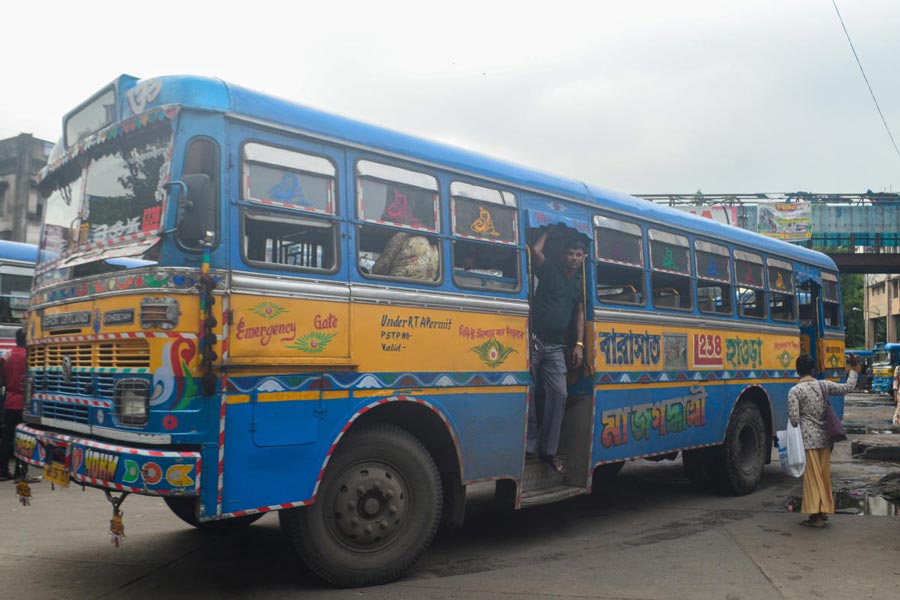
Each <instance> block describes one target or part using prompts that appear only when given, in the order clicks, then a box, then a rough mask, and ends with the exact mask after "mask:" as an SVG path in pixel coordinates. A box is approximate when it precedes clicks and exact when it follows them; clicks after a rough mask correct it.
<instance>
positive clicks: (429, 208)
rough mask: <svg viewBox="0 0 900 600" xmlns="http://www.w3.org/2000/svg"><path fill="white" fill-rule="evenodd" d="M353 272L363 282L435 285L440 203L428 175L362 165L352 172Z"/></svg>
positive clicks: (368, 163) (438, 271)
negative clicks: (354, 217)
mask: <svg viewBox="0 0 900 600" xmlns="http://www.w3.org/2000/svg"><path fill="white" fill-rule="evenodd" d="M356 194H357V214H358V217H359V219H360V221H362V223H361V224H360V225H359V230H358V236H357V243H358V268H359V271H360V273H361V274H362V275H363V276H364V277H373V278H382V277H383V278H391V279H400V280H414V281H419V282H425V283H431V284H435V283H437V282H438V281H440V279H441V268H440V267H441V244H440V238H438V236H437V234H438V233H439V232H440V202H439V193H438V182H437V178H436V177H434V176H433V175H430V174H428V173H421V172H418V171H410V170H408V169H401V168H399V167H394V166H392V165H385V164H381V163H375V162H372V161H367V160H362V161H359V163H357V167H356Z"/></svg>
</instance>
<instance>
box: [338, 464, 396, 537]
mask: <svg viewBox="0 0 900 600" xmlns="http://www.w3.org/2000/svg"><path fill="white" fill-rule="evenodd" d="M333 489H334V491H333V492H332V493H331V494H330V498H329V501H328V503H327V505H328V506H330V507H331V518H330V519H329V525H330V529H331V532H332V534H333V535H334V537H335V539H336V540H338V541H339V542H340V543H341V544H342V545H344V546H345V547H347V548H349V549H352V550H356V551H375V550H378V549H379V548H382V547H383V546H385V545H386V544H389V543H391V542H392V541H393V539H394V538H395V537H396V536H397V534H398V533H399V532H400V531H401V530H402V529H403V528H404V526H405V525H406V523H407V521H408V518H409V486H408V485H407V483H406V480H405V479H404V478H403V476H402V475H401V474H400V473H399V472H398V471H397V470H396V469H394V468H393V467H392V466H391V465H388V464H385V463H381V462H375V461H365V462H361V463H357V464H355V465H351V466H350V467H349V468H347V469H346V470H345V471H344V472H343V473H341V475H340V477H338V478H337V480H336V483H335V485H334V488H333Z"/></svg>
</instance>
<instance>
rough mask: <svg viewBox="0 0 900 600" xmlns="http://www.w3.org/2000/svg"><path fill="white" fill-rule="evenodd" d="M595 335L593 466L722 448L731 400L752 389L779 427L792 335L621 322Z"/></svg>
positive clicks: (602, 326)
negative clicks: (708, 447)
mask: <svg viewBox="0 0 900 600" xmlns="http://www.w3.org/2000/svg"><path fill="white" fill-rule="evenodd" d="M723 325H724V323H723ZM595 330H596V334H595V335H596V346H595V353H594V356H595V365H596V367H595V375H594V382H595V389H596V394H597V422H596V434H595V435H596V439H595V443H594V457H593V460H594V462H595V463H597V462H609V461H615V460H623V459H627V458H632V457H638V456H648V455H653V454H664V453H666V452H670V451H674V450H679V449H683V448H690V447H695V446H702V445H709V444H716V443H721V442H722V440H723V439H724V436H725V430H726V427H727V425H728V420H729V418H730V416H731V412H732V410H733V408H734V404H735V402H737V400H738V399H739V398H740V397H741V395H742V394H743V393H744V391H745V390H746V389H747V388H748V387H749V386H753V385H759V386H761V387H762V388H763V389H764V390H765V392H766V394H767V396H768V400H769V402H770V408H771V410H772V412H773V416H774V426H775V428H776V429H777V428H779V427H781V428H783V427H784V421H785V419H786V412H787V411H786V398H787V389H788V388H789V387H790V385H791V384H793V383H794V382H795V373H794V371H793V365H794V361H795V360H796V358H797V356H798V355H799V352H800V343H799V340H798V338H797V336H796V335H778V334H768V333H760V334H747V333H744V332H734V331H728V330H726V329H724V328H722V329H719V330H717V329H714V328H709V329H703V330H699V329H698V330H694V329H689V328H685V327H666V326H652V325H643V324H620V323H615V324H610V323H598V324H596V325H595Z"/></svg>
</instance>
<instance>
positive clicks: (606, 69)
mask: <svg viewBox="0 0 900 600" xmlns="http://www.w3.org/2000/svg"><path fill="white" fill-rule="evenodd" d="M837 2H838V8H839V9H840V10H841V14H842V15H843V17H844V21H845V23H846V25H847V28H848V30H849V32H850V35H851V37H852V39H853V42H854V44H855V46H856V50H857V52H858V54H859V56H860V59H861V61H862V64H863V67H864V68H865V70H866V74H867V75H868V78H869V81H870V83H871V85H872V88H873V89H874V91H875V94H876V97H877V99H878V102H879V104H880V106H881V109H882V111H883V112H884V116H885V118H886V120H887V123H888V125H889V126H890V127H891V130H892V132H893V133H894V136H895V139H898V141H900V77H898V72H900V69H898V62H900V1H898V0H837ZM2 16H3V22H4V26H3V46H4V50H5V60H4V61H3V62H4V64H3V69H2V71H0V76H2V79H0V81H2V88H0V90H2V91H0V138H6V137H11V136H14V135H16V134H18V133H20V132H29V133H33V134H34V135H35V136H37V137H40V138H43V139H47V140H51V141H55V140H56V139H57V138H58V137H59V135H60V129H61V116H62V115H63V113H65V112H66V111H68V110H70V109H71V108H73V107H74V106H75V105H76V104H78V103H79V102H81V101H83V100H84V99H86V98H87V97H88V96H90V95H91V94H92V93H94V92H95V91H97V90H98V89H99V88H100V87H102V86H103V85H104V84H106V83H108V82H109V81H112V80H113V79H114V78H115V77H117V76H118V75H119V74H121V73H129V74H132V75H136V76H138V77H153V76H156V75H165V74H181V73H190V74H198V75H209V76H215V77H220V78H222V79H224V80H226V81H229V82H233V83H237V84H241V85H243V86H246V87H249V88H252V89H257V90H261V91H266V92H269V93H272V94H274V95H277V96H281V97H284V98H288V99H291V100H295V101H297V102H299V103H303V104H307V105H311V106H314V107H317V108H320V109H324V110H328V111H331V112H335V113H338V114H343V115H346V116H351V117H354V118H357V119H360V120H363V121H368V122H372V123H376V124H379V125H383V126H386V127H390V128H392V129H397V130H400V131H403V132H406V133H412V134H415V135H420V136H424V137H428V138H435V139H439V140H441V141H444V142H448V143H451V144H454V145H457V146H462V147H465V148H469V149H472V150H476V151H480V152H483V153H487V154H492V155H495V156H497V157H500V158H503V159H507V160H510V161H513V162H517V163H521V164H524V165H527V166H532V167H536V168H540V169H542V170H545V171H549V172H551V173H556V174H560V175H565V176H571V177H575V178H579V179H582V180H585V181H588V182H591V183H594V184H598V185H601V186H604V187H608V188H612V189H616V190H619V191H623V192H627V193H667V192H668V193H692V192H695V191H696V190H698V189H699V190H702V191H703V192H704V193H708V194H709V193H726V192H728V193H737V192H741V193H749V192H760V191H762V192H792V191H798V190H804V191H810V192H845V193H854V192H865V191H866V189H872V190H875V191H900V157H898V156H897V153H896V152H895V150H894V147H893V146H892V144H891V141H890V139H889V137H888V134H887V132H886V130H885V128H884V125H883V124H882V122H881V119H880V117H879V116H878V113H877V112H876V109H875V106H874V104H873V102H872V98H871V96H870V95H869V91H868V90H867V88H866V86H865V82H864V81H863V79H862V76H861V75H860V72H859V68H858V67H857V65H856V62H855V60H854V58H853V54H852V52H851V50H850V47H849V45H848V43H847V39H846V37H845V36H844V32H843V30H842V29H841V24H840V21H839V20H838V17H837V15H836V13H835V10H834V7H833V5H832V2H831V0H790V1H785V0H744V1H738V0H728V1H721V0H708V1H697V0H681V1H679V2H673V1H669V0H646V1H645V0H632V1H629V2H624V1H622V0H618V1H612V0H610V1H607V0H598V1H594V2H587V1H585V2H565V1H560V0H555V1H553V2H547V1H544V2H532V1H531V0H528V1H522V0H519V1H516V2H491V1H490V0H480V1H476V2H470V1H468V0H453V1H452V2H428V1H423V0H419V1H417V2H399V1H391V0H374V1H368V2H341V1H339V0H330V1H325V2H323V1H316V2H304V1H302V0H298V1H296V2H285V1H284V0H276V1H271V2H270V1H269V0H253V1H252V2H246V1H242V2H230V1H225V0H219V1H216V2H212V1H206V0H203V1H200V0H181V1H179V2H170V1H168V0H157V1H155V2H144V3H142V4H138V3H123V2H120V1H109V2H107V1H100V0H82V1H81V2H71V0H69V1H66V2H58V1H56V0H51V1H49V2H48V1H42V2H28V1H26V0H14V1H13V2H7V3H4V6H3V9H2Z"/></svg>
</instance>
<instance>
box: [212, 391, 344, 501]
mask: <svg viewBox="0 0 900 600" xmlns="http://www.w3.org/2000/svg"><path fill="white" fill-rule="evenodd" d="M251 407H252V405H251V403H250V401H249V399H247V400H244V401H238V402H234V401H229V403H228V406H227V410H226V415H225V446H224V457H225V462H224V472H223V486H224V487H223V498H222V499H223V506H222V512H223V513H232V512H235V511H239V510H249V509H258V508H262V507H267V506H275V505H279V504H282V503H286V502H301V501H306V500H310V499H311V498H312V496H313V493H314V491H315V485H316V480H317V478H318V475H319V471H320V469H321V467H322V461H323V460H324V457H325V455H326V453H327V451H328V448H327V447H326V446H325V445H324V444H323V442H322V440H319V442H317V443H315V444H292V445H282V446H267V447H260V446H257V445H255V444H254V443H253V431H252V427H251V423H252V408H251Z"/></svg>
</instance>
